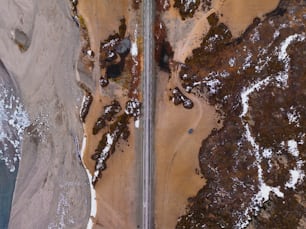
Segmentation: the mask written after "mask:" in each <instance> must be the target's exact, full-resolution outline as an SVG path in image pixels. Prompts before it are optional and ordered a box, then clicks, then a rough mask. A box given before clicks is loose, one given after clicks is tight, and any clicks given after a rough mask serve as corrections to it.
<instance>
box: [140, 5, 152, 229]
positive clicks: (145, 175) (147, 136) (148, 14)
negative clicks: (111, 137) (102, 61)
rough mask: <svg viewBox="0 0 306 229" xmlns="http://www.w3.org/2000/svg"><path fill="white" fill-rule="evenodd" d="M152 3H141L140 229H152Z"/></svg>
mask: <svg viewBox="0 0 306 229" xmlns="http://www.w3.org/2000/svg"><path fill="white" fill-rule="evenodd" d="M153 7H154V6H153V1H151V0H145V1H143V23H144V28H143V33H144V34H143V35H144V72H143V83H142V87H143V88H142V90H143V136H142V203H143V204H142V222H141V223H142V227H141V228H142V229H151V228H153V214H152V212H154V211H153V198H152V190H153V117H154V116H153V115H154V96H155V95H154V86H153V83H154V82H153V79H154V68H153V63H154V59H153V53H154V52H153V45H154V43H153V20H154V15H153V12H154V9H153Z"/></svg>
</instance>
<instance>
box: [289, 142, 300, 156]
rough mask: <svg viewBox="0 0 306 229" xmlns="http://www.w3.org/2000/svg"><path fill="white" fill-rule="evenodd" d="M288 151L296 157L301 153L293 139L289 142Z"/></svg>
mask: <svg viewBox="0 0 306 229" xmlns="http://www.w3.org/2000/svg"><path fill="white" fill-rule="evenodd" d="M288 151H289V153H290V154H291V155H292V156H294V157H298V156H299V154H300V153H299V150H298V145H297V142H296V141H295V140H293V139H292V140H289V141H288Z"/></svg>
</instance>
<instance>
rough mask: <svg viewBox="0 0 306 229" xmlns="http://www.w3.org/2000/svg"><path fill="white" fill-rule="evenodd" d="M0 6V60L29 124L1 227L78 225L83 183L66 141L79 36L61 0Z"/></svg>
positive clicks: (74, 127)
mask: <svg viewBox="0 0 306 229" xmlns="http://www.w3.org/2000/svg"><path fill="white" fill-rule="evenodd" d="M0 12H1V17H0V24H1V27H0V34H1V39H0V58H1V60H2V61H3V63H4V64H5V65H6V67H7V69H8V70H9V71H10V72H11V73H12V74H13V75H14V76H15V79H16V83H17V85H18V86H19V88H20V95H21V99H22V101H23V102H24V106H25V110H26V111H27V113H28V114H29V118H30V121H31V123H32V125H31V126H30V127H31V128H29V129H27V131H26V134H25V136H24V140H23V145H22V159H21V163H20V165H19V171H18V175H17V182H16V187H15V192H14V199H13V204H12V211H11V216H10V223H9V228H20V226H21V225H22V228H25V229H32V228H48V227H49V228H59V227H63V226H65V228H85V227H86V224H87V221H88V216H89V207H90V206H89V205H90V202H89V200H90V199H89V187H88V181H87V177H86V173H85V171H84V168H83V167H82V165H81V163H80V161H79V159H78V154H77V146H76V144H75V143H74V139H79V140H80V139H81V135H82V134H81V125H80V122H79V119H78V109H77V107H76V106H77V105H78V104H79V103H80V99H81V91H80V89H79V88H78V86H77V85H76V83H75V69H74V68H73V66H74V64H75V62H76V60H77V58H78V47H79V35H78V30H77V28H76V26H75V24H74V23H73V21H72V20H71V19H70V12H69V6H68V4H67V2H65V1H47V0H42V1H38V0H37V1H36V0H35V1H14V2H12V1H7V0H1V9H0ZM15 28H19V29H21V30H22V31H24V32H25V33H26V34H27V36H28V37H29V39H31V43H30V46H29V49H28V50H27V51H25V52H21V51H20V49H19V48H18V46H17V45H16V44H15V42H14V41H13V40H12V39H11V38H10V37H11V31H12V30H14V29H15ZM29 219H31V220H29Z"/></svg>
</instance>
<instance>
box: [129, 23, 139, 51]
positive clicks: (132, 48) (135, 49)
mask: <svg viewBox="0 0 306 229" xmlns="http://www.w3.org/2000/svg"><path fill="white" fill-rule="evenodd" d="M137 34H138V25H137V24H136V28H135V30H134V41H133V42H132V47H131V54H132V56H137V55H138V47H137Z"/></svg>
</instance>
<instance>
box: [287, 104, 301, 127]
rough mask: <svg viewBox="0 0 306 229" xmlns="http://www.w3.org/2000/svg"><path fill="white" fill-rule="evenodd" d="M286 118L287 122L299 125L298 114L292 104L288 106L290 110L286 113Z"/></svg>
mask: <svg viewBox="0 0 306 229" xmlns="http://www.w3.org/2000/svg"><path fill="white" fill-rule="evenodd" d="M287 118H288V121H289V124H295V126H296V127H300V123H299V121H300V118H301V116H300V114H299V113H298V112H297V111H296V109H294V107H293V106H291V107H290V111H289V112H288V113H287Z"/></svg>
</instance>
